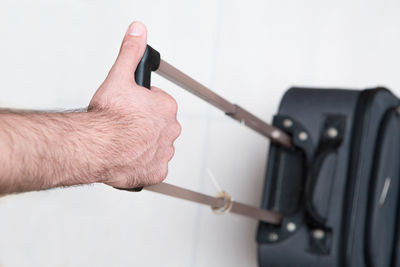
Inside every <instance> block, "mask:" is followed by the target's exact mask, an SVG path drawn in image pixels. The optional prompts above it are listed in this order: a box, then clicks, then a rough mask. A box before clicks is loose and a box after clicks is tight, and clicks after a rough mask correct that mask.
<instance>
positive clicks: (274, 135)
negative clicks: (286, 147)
mask: <svg viewBox="0 0 400 267" xmlns="http://www.w3.org/2000/svg"><path fill="white" fill-rule="evenodd" d="M271 136H272V138H274V139H278V138H279V137H280V136H281V133H280V132H279V131H277V130H274V131H272V133H271Z"/></svg>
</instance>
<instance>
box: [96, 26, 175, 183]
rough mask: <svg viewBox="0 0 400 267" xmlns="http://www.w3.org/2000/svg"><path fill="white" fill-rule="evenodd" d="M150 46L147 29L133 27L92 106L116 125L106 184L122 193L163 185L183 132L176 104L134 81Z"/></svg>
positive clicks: (166, 96)
mask: <svg viewBox="0 0 400 267" xmlns="http://www.w3.org/2000/svg"><path fill="white" fill-rule="evenodd" d="M146 40H147V31H146V27H145V26H144V25H143V24H141V23H140V22H135V23H132V24H131V25H130V27H129V29H128V31H127V33H126V34H125V38H124V40H123V42H122V46H121V50H120V52H119V55H118V58H117V60H116V62H115V64H114V66H113V67H112V69H111V71H110V73H109V75H108V77H107V79H106V80H105V81H104V83H103V84H102V85H101V86H100V88H99V89H98V90H97V92H96V94H95V95H94V97H93V99H92V101H91V102H90V105H89V112H97V113H100V114H104V116H105V117H109V118H110V119H111V120H112V121H114V123H115V125H114V126H113V127H114V129H113V131H114V132H115V136H114V141H112V142H110V144H109V145H110V150H109V152H110V155H109V156H111V158H109V159H107V162H108V163H107V164H108V167H107V168H106V169H107V170H106V171H105V172H104V174H103V175H104V176H103V179H104V182H105V183H106V184H109V185H112V186H115V187H120V188H133V187H136V186H145V185H151V184H156V183H159V182H161V181H162V180H164V179H165V177H166V176H167V172H168V162H169V161H170V160H171V158H172V156H173V155H174V147H173V142H174V141H175V139H176V138H177V137H178V136H179V134H180V131H181V127H180V125H179V123H178V121H177V120H176V112H177V104H176V102H175V100H174V99H173V98H172V97H171V96H169V95H168V94H167V93H165V92H164V91H162V90H161V89H159V88H156V87H152V88H151V90H148V89H146V88H144V87H142V86H138V85H137V84H136V82H135V81H134V72H135V70H136V67H137V65H138V64H139V62H140V60H141V58H142V57H143V54H144V51H145V49H146Z"/></svg>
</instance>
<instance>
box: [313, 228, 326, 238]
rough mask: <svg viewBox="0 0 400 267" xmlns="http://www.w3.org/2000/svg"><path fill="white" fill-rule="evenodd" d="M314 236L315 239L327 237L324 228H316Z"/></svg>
mask: <svg viewBox="0 0 400 267" xmlns="http://www.w3.org/2000/svg"><path fill="white" fill-rule="evenodd" d="M312 236H313V237H314V238H315V239H322V238H324V237H325V232H324V230H321V229H315V230H314V231H313V232H312Z"/></svg>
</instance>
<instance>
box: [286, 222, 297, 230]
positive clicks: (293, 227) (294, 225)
mask: <svg viewBox="0 0 400 267" xmlns="http://www.w3.org/2000/svg"><path fill="white" fill-rule="evenodd" d="M296 228H297V226H296V224H295V223H293V222H289V223H288V224H287V225H286V230H288V231H289V232H294V231H296Z"/></svg>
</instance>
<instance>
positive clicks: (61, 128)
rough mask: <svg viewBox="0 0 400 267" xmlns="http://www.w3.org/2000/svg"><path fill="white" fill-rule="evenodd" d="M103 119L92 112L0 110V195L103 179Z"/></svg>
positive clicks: (105, 140) (107, 138) (106, 135)
mask: <svg viewBox="0 0 400 267" xmlns="http://www.w3.org/2000/svg"><path fill="white" fill-rule="evenodd" d="M106 120H107V119H106V118H105V117H104V116H102V115H101V114H100V113H95V112H90V113H88V112H69V113H32V112H9V111H2V112H0V195H1V194H7V193H15V192H25V191H32V190H41V189H47V188H52V187H57V186H68V185H75V184H86V183H92V182H97V181H99V179H100V180H101V177H100V176H101V175H100V174H102V173H103V172H104V168H105V167H104V162H102V161H104V158H101V157H100V155H101V154H102V151H104V149H107V148H108V143H109V141H110V139H111V136H110V133H109V131H107V129H105V127H102V126H106V125H108V128H109V126H110V123H109V122H107V123H106ZM103 122H104V123H103Z"/></svg>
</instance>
